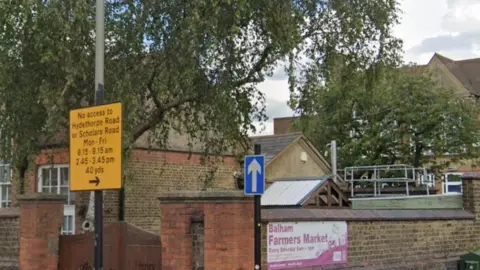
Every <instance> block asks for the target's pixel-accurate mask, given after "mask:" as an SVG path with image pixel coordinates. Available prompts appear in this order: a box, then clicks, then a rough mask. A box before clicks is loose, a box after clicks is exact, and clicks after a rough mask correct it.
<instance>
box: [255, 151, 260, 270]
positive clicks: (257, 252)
mask: <svg viewBox="0 0 480 270" xmlns="http://www.w3.org/2000/svg"><path fill="white" fill-rule="evenodd" d="M254 150H255V155H260V154H261V153H262V149H261V146H260V144H255V146H254ZM261 197H262V195H255V197H254V200H255V205H254V211H255V214H254V218H253V223H254V225H253V226H254V237H255V270H259V269H261V268H262V213H261V211H262V206H261V203H260V202H261V199H260V198H261Z"/></svg>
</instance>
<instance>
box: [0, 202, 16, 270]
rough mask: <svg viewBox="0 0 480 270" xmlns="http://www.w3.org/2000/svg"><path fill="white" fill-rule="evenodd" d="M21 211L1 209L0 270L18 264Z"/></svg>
mask: <svg viewBox="0 0 480 270" xmlns="http://www.w3.org/2000/svg"><path fill="white" fill-rule="evenodd" d="M19 226H20V211H19V209H18V208H11V209H4V208H3V209H0V269H2V267H3V265H4V266H5V267H6V266H8V265H11V264H12V263H16V262H18V251H19V236H18V232H19Z"/></svg>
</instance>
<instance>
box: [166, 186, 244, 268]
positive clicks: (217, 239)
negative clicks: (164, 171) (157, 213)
mask: <svg viewBox="0 0 480 270" xmlns="http://www.w3.org/2000/svg"><path fill="white" fill-rule="evenodd" d="M160 202H161V211H162V215H163V216H162V233H161V238H162V246H163V252H162V269H164V270H190V269H202V268H199V262H201V259H199V257H201V255H202V253H203V255H204V257H203V264H204V265H203V266H204V268H203V269H209V270H225V269H236V270H237V269H253V249H252V247H253V241H254V239H253V200H252V198H249V197H245V196H244V194H243V192H170V193H167V194H165V195H161V197H160ZM199 222H203V229H202V228H201V226H198V223H199ZM199 229H200V230H199ZM202 230H203V238H199V237H198V233H199V231H200V233H201V231H202ZM198 240H200V242H201V241H203V251H202V250H199V248H202V245H201V243H198ZM194 243H195V244H194ZM197 244H200V245H197ZM194 262H196V264H194ZM195 267H196V268H195Z"/></svg>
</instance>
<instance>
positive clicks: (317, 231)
mask: <svg viewBox="0 0 480 270" xmlns="http://www.w3.org/2000/svg"><path fill="white" fill-rule="evenodd" d="M347 249H348V238H347V223H346V222H313V221H312V222H275V223H269V224H268V226H267V266H268V269H269V270H274V269H291V268H297V267H307V266H319V265H329V264H342V263H347Z"/></svg>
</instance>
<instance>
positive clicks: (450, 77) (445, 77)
mask: <svg viewBox="0 0 480 270" xmlns="http://www.w3.org/2000/svg"><path fill="white" fill-rule="evenodd" d="M427 70H428V71H429V72H431V73H432V74H433V77H434V78H435V79H437V81H438V82H439V83H440V84H441V85H443V86H445V87H449V88H452V89H454V90H455V92H456V93H457V95H458V96H459V97H469V96H470V95H471V91H470V90H469V89H468V88H466V86H465V85H464V83H462V81H466V80H467V79H466V78H465V76H464V75H463V73H462V72H461V70H459V68H458V66H457V64H456V63H455V62H454V61H453V60H451V59H448V58H446V57H444V56H441V55H439V54H434V55H433V57H432V59H430V61H429V63H428V64H427Z"/></svg>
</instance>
